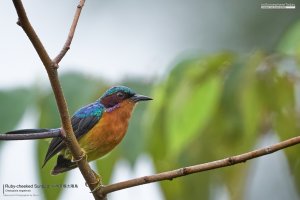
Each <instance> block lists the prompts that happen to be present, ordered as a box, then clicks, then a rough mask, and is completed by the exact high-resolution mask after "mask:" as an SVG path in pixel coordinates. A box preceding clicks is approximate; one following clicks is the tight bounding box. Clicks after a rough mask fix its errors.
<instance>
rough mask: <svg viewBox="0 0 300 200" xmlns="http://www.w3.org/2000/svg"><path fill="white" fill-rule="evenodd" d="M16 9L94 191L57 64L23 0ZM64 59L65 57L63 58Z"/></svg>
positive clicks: (94, 179)
mask: <svg viewBox="0 0 300 200" xmlns="http://www.w3.org/2000/svg"><path fill="white" fill-rule="evenodd" d="M13 3H14V6H15V9H16V11H17V14H18V16H19V20H18V25H20V26H21V27H22V29H23V30H24V32H25V33H26V34H27V36H28V38H29V39H30V41H31V43H32V45H33V46H34V48H35V50H36V52H37V53H38V55H39V57H40V59H41V61H42V62H43V64H44V66H45V68H46V71H47V73H48V77H49V80H50V83H51V86H52V90H53V93H54V96H55V100H56V104H57V107H58V110H59V114H60V118H61V123H62V133H63V134H62V136H63V137H64V141H65V143H66V145H67V147H68V148H69V149H70V151H71V153H72V156H73V158H74V160H77V161H78V162H77V164H78V167H79V169H80V171H81V173H82V175H83V177H84V179H85V180H86V182H87V184H88V185H89V187H90V189H91V190H92V191H93V190H94V188H95V187H96V186H97V183H98V181H99V180H98V179H97V177H96V176H95V173H94V172H93V170H92V169H91V168H90V166H89V165H88V163H87V161H86V159H82V158H83V157H84V153H83V152H82V151H81V148H80V146H79V144H78V142H77V140H76V137H75V135H74V132H73V129H72V126H71V120H70V115H69V111H68V108H67V103H66V100H65V98H64V94H63V92H62V88H61V85H60V82H59V79H58V74H57V68H55V67H53V66H55V63H54V62H53V61H52V60H51V59H50V57H49V55H48V53H47V51H46V50H45V48H44V46H43V44H42V42H41V41H40V39H39V37H38V36H37V34H36V33H35V31H34V29H33V27H32V26H31V24H30V22H29V20H28V18H27V15H26V12H25V9H24V7H23V4H22V1H21V0H13ZM62 57H63V56H62ZM93 195H94V197H95V199H100V196H99V195H98V193H97V191H95V192H93Z"/></svg>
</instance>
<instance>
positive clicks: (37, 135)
mask: <svg viewBox="0 0 300 200" xmlns="http://www.w3.org/2000/svg"><path fill="white" fill-rule="evenodd" d="M60 136H61V131H60V130H58V129H54V130H49V131H45V132H41V133H25V134H0V140H35V139H43V138H55V137H60Z"/></svg>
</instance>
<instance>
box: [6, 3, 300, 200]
mask: <svg viewBox="0 0 300 200" xmlns="http://www.w3.org/2000/svg"><path fill="white" fill-rule="evenodd" d="M0 2H1V7H0V18H1V19H2V20H0V27H2V28H1V29H0V35H1V37H0V44H1V45H0V55H1V69H2V70H1V73H0V121H1V123H0V133H4V132H6V131H9V130H13V129H21V128H35V127H43V128H52V127H59V126H60V121H59V117H58V112H57V109H56V106H55V102H54V98H53V94H52V91H51V88H50V85H49V82H48V78H47V74H46V72H45V70H44V67H43V66H42V63H41V61H40V60H39V58H38V56H37V54H36V52H35V50H34V49H33V47H32V45H31V43H30V41H29V40H28V38H27V37H26V35H25V33H24V32H23V31H22V30H21V28H20V27H18V26H17V25H16V21H17V15H16V12H15V9H14V7H13V4H12V2H10V1H3V0H0ZM23 3H24V6H25V8H26V10H27V15H28V17H29V19H30V20H31V22H32V25H33V26H34V28H35V29H36V31H37V33H38V35H39V36H40V38H41V40H42V41H43V43H44V45H45V47H46V49H47V50H48V52H49V54H50V55H51V57H55V56H56V55H57V54H58V52H59V51H60V49H61V48H62V45H63V43H64V42H65V40H66V36H67V34H68V31H69V26H70V24H71V21H72V18H73V14H74V11H75V7H76V5H77V1H58V0H53V1H51V2H50V1H49V2H46V1H38V0H31V1H25V0H24V2H23ZM262 3H294V4H296V9H292V10H283V9H282V10H264V9H261V8H260V6H261V4H262ZM298 6H300V4H299V1H296V0H289V1H288V2H284V1H279V0H278V1H276V0H270V1H267V2H266V1H260V0H258V1H255V2H253V1H245V0H244V1H236V0H228V1H226V2H224V1H221V0H213V1H204V0H186V1H180V0H172V1H171V0H164V1H158V0H154V1H153V0H152V1H138V0H127V1H117V0H116V1H87V2H86V5H85V7H84V9H83V12H82V15H81V18H80V21H79V24H78V28H77V30H76V33H75V37H74V40H73V43H72V45H71V49H70V51H69V52H68V53H67V55H66V56H65V58H64V59H63V60H62V62H61V63H60V68H59V73H60V80H61V82H62V86H63V90H64V92H65V95H66V99H67V101H68V105H69V110H70V112H71V113H73V112H75V111H76V110H77V109H78V108H80V107H82V106H83V105H85V104H88V103H90V102H93V101H94V100H95V99H97V98H99V96H100V95H101V94H102V93H103V92H104V91H105V90H106V89H107V88H108V87H111V86H112V85H120V84H122V85H126V86H129V87H132V88H133V89H134V90H136V91H137V92H139V93H142V94H145V95H149V96H151V97H153V98H154V101H152V102H148V103H140V104H139V105H138V106H137V107H136V109H135V111H134V114H133V118H132V120H131V123H130V126H129V130H128V132H127V135H126V137H125V138H124V140H123V141H122V143H121V144H120V145H119V146H118V147H117V148H116V149H115V150H114V151H113V152H112V153H110V154H109V155H108V156H106V157H105V158H103V159H101V160H98V161H96V162H93V163H92V167H93V169H95V170H98V171H99V172H100V173H101V175H102V177H103V179H104V183H105V184H109V183H112V182H116V181H120V180H125V179H129V178H134V177H138V176H143V175H149V174H153V173H156V172H162V171H166V170H171V169H176V168H180V167H184V166H189V165H195V164H198V163H204V162H209V161H213V160H216V159H221V158H225V157H228V156H232V155H237V154H240V153H243V152H246V151H250V150H253V149H255V148H259V147H263V146H266V145H268V144H273V143H276V142H278V141H280V140H284V139H287V138H290V137H294V136H297V135H298V134H299V129H300V124H299V123H298V121H299V117H300V85H299V76H300V74H299V66H300V20H299V19H300V18H299V17H300V12H299V9H298ZM48 143H49V140H39V141H5V142H3V141H2V142H0V185H1V186H3V184H15V185H17V184H37V185H41V184H44V185H60V184H62V188H60V187H56V188H51V189H38V188H37V189H33V191H32V192H31V193H30V194H32V195H34V196H32V197H30V199H73V198H74V197H75V196H76V198H78V199H92V195H91V194H90V193H89V190H88V189H87V187H85V184H84V180H83V178H82V177H81V174H80V172H79V170H78V169H76V170H73V171H71V172H68V173H65V174H63V175H59V176H51V175H50V173H49V172H50V169H51V168H52V167H53V165H54V162H55V159H52V160H51V161H50V162H49V163H48V164H47V165H46V166H45V167H44V168H43V169H41V165H42V162H43V159H44V155H45V153H46V150H47V147H48ZM299 152H300V148H299V146H295V147H291V148H288V149H286V150H284V151H280V152H277V153H274V154H272V155H269V156H266V157H262V158H258V159H255V160H252V161H248V162H246V163H243V164H239V165H236V166H231V167H228V168H223V169H217V170H213V171H209V172H204V173H199V174H194V175H190V176H186V177H183V178H178V179H174V180H172V181H164V182H160V183H155V184H149V185H144V186H140V187H136V188H131V189H126V190H123V191H118V192H115V193H113V194H110V195H109V199H141V198H143V199H158V200H164V199H168V200H169V199H170V200H171V199H172V200H176V199H178V200H179V199H204V200H206V199H209V200H219V199H221V200H230V199H247V200H252V199H253V200H254V199H255V200H257V199H273V200H277V199H278V200H279V199H290V200H294V199H295V200H296V199H299V191H300V172H299V167H300V166H299V165H300V159H299V156H298V155H299ZM64 184H65V186H66V188H64ZM72 184H73V185H77V188H70V187H68V186H70V185H72ZM1 195H2V194H1ZM20 198H21V197H19V196H12V197H7V196H1V198H0V199H20Z"/></svg>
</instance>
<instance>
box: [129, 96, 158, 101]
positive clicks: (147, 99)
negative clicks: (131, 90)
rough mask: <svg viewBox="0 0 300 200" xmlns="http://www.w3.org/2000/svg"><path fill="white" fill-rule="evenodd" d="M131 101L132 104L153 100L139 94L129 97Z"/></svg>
mask: <svg viewBox="0 0 300 200" xmlns="http://www.w3.org/2000/svg"><path fill="white" fill-rule="evenodd" d="M131 99H132V100H133V101H134V102H139V101H149V100H153V99H152V98H150V97H147V96H144V95H140V94H135V95H134V96H132V97H131Z"/></svg>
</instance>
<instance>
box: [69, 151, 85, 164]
mask: <svg viewBox="0 0 300 200" xmlns="http://www.w3.org/2000/svg"><path fill="white" fill-rule="evenodd" d="M83 158H85V160H86V161H87V155H86V153H84V152H82V154H81V155H80V156H79V159H76V160H75V159H74V157H72V159H71V161H72V162H76V163H78V162H79V161H81V160H82V159H83Z"/></svg>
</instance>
